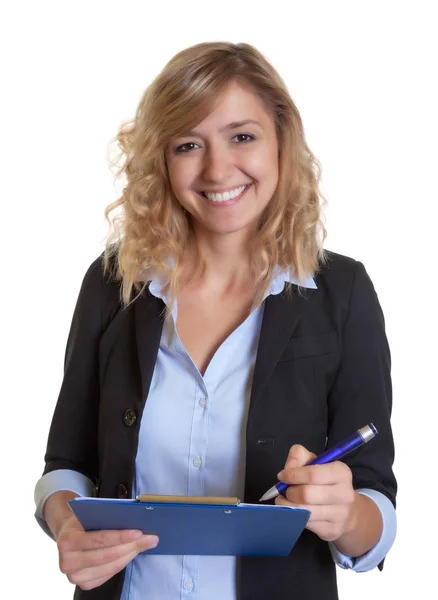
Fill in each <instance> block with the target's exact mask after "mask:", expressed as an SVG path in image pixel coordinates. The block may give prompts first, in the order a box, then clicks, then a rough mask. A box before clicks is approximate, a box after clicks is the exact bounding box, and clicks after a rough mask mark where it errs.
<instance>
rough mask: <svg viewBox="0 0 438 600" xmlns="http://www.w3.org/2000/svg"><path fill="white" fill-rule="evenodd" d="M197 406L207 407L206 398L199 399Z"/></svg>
mask: <svg viewBox="0 0 438 600" xmlns="http://www.w3.org/2000/svg"><path fill="white" fill-rule="evenodd" d="M199 406H200V407H201V408H205V407H206V406H207V398H201V399H200V400H199Z"/></svg>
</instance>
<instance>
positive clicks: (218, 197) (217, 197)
mask: <svg viewBox="0 0 438 600" xmlns="http://www.w3.org/2000/svg"><path fill="white" fill-rule="evenodd" d="M246 187H247V186H246V185H242V186H241V187H238V188H236V189H234V190H229V191H228V192H224V193H223V194H205V196H206V197H207V198H208V199H209V200H211V201H213V202H225V201H226V200H232V199H233V198H237V196H240V194H241V193H242V192H243V191H244V190H245V189H246Z"/></svg>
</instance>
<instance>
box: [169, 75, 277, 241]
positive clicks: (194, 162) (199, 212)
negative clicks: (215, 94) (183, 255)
mask: <svg viewBox="0 0 438 600" xmlns="http://www.w3.org/2000/svg"><path fill="white" fill-rule="evenodd" d="M166 162H167V167H168V172H169V177H170V182H171V185H172V189H173V192H174V194H175V196H176V198H177V200H178V201H179V202H180V204H181V205H182V207H183V208H185V209H186V210H187V211H188V212H189V213H190V214H191V215H192V217H193V224H194V227H195V229H196V230H198V231H202V232H204V233H207V235H215V234H227V233H233V232H239V231H240V232H245V233H251V232H252V231H253V230H255V228H256V226H257V223H258V219H259V217H260V215H261V213H262V212H263V209H264V208H265V207H266V205H267V204H268V202H269V201H270V199H271V198H272V195H273V194H274V191H275V189H276V186H277V182H278V143H277V136H276V131H275V124H274V121H273V119H272V117H271V116H270V115H269V113H268V112H267V111H266V109H265V108H264V106H263V104H262V103H261V101H260V100H259V99H258V98H257V96H256V95H255V94H253V93H252V92H250V91H249V90H248V89H246V88H245V87H243V86H241V85H239V84H238V83H235V82H232V83H230V84H229V85H228V86H227V87H226V88H225V89H224V90H223V92H222V93H221V95H220V96H219V98H218V101H217V104H216V106H215V108H214V110H213V112H211V113H210V114H209V115H208V116H207V117H206V118H205V119H204V120H203V121H202V122H201V123H199V125H197V126H196V127H195V129H194V130H193V131H191V132H187V133H186V134H184V135H183V136H181V137H178V138H175V139H173V140H171V142H170V143H169V145H168V147H167V148H166Z"/></svg>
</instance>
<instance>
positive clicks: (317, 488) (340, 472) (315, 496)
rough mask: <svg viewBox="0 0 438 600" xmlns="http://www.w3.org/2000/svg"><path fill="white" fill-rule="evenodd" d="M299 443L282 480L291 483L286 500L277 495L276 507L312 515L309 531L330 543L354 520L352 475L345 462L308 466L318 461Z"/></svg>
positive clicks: (290, 452)
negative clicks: (280, 506) (308, 512)
mask: <svg viewBox="0 0 438 600" xmlns="http://www.w3.org/2000/svg"><path fill="white" fill-rule="evenodd" d="M315 457H316V456H315V454H313V453H312V452H309V451H308V450H306V448H304V446H301V445H299V444H296V445H294V446H292V448H291V449H290V451H289V455H288V458H287V460H286V464H285V468H284V469H283V471H281V472H280V473H279V474H278V478H279V480H280V481H282V482H284V483H288V484H292V485H291V486H290V487H289V488H288V489H287V491H286V497H284V496H277V498H276V499H275V504H278V505H283V506H284V505H286V506H296V507H298V508H305V509H307V510H309V511H310V512H311V515H310V518H309V521H308V523H307V525H306V529H309V530H310V531H313V532H314V533H316V535H318V536H319V537H320V538H321V539H323V540H325V541H328V542H331V541H334V540H336V539H338V538H339V537H340V536H341V535H343V534H344V533H346V532H348V531H351V530H352V529H353V527H354V521H355V513H356V511H355V500H356V497H357V495H358V494H357V492H355V491H354V489H353V484H352V473H351V470H350V468H349V467H348V466H347V465H346V464H345V463H343V462H340V461H336V462H332V463H328V464H326V465H310V466H305V465H306V464H307V463H308V462H310V461H311V460H313V459H314V458H315Z"/></svg>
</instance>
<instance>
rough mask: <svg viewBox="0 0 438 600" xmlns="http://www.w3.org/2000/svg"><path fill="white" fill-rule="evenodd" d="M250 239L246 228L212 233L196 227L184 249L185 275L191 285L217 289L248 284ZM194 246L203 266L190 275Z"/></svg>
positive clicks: (224, 290)
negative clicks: (206, 232) (199, 272)
mask: <svg viewBox="0 0 438 600" xmlns="http://www.w3.org/2000/svg"><path fill="white" fill-rule="evenodd" d="M249 239H250V236H249V234H248V233H247V232H233V233H230V234H219V235H212V234H211V232H208V234H203V232H200V231H195V232H194V235H193V238H192V243H191V245H190V246H189V247H188V249H187V255H186V265H187V267H186V268H185V276H184V277H183V280H186V281H187V282H188V281H189V280H190V284H191V285H197V284H202V285H204V284H207V285H208V286H209V287H212V288H215V289H217V291H218V292H219V293H221V292H227V291H231V290H232V289H235V288H236V287H247V286H250V285H251V275H250V256H249V249H248V248H249ZM196 250H197V251H198V252H199V254H200V256H201V257H202V261H203V264H204V269H203V271H202V273H201V274H200V276H199V277H198V278H197V279H196V281H194V280H193V279H192V276H193V272H194V265H195V256H196Z"/></svg>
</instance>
